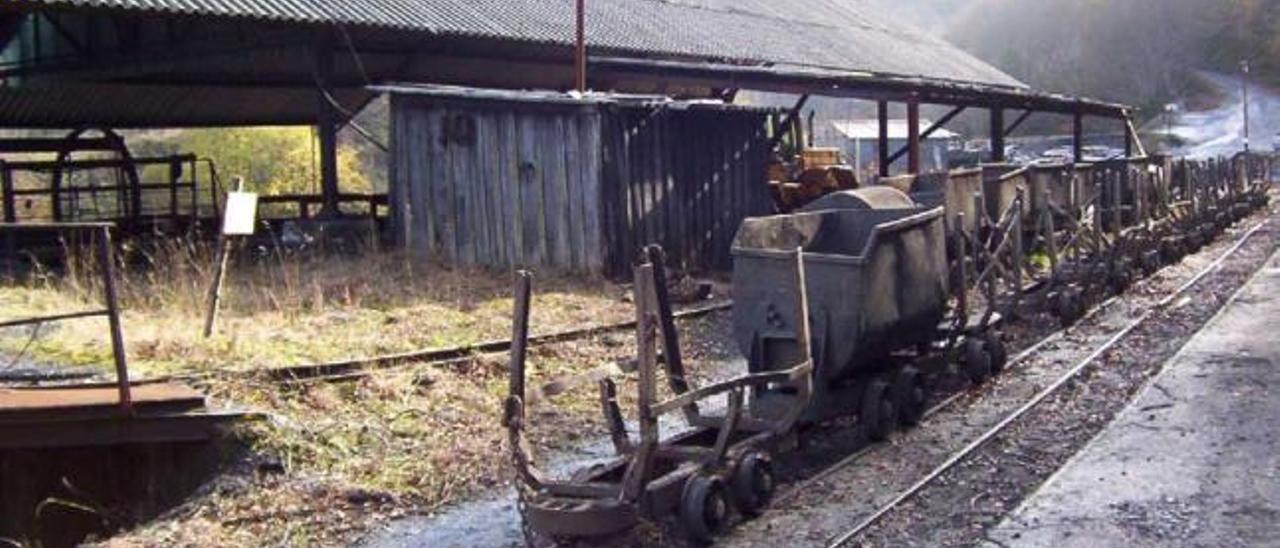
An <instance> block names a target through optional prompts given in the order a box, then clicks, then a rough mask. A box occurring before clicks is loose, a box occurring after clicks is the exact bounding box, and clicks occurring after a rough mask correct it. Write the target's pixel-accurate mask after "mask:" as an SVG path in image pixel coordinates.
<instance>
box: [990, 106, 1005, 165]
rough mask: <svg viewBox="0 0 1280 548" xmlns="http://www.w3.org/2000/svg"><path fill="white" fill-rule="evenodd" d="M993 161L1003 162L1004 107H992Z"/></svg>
mask: <svg viewBox="0 0 1280 548" xmlns="http://www.w3.org/2000/svg"><path fill="white" fill-rule="evenodd" d="M991 161H992V163H997V164H999V163H1003V162H1004V161H1005V157H1004V109H1002V108H998V107H993V108H992V109H991Z"/></svg>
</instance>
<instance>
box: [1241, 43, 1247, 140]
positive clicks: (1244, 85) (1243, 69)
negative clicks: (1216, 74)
mask: <svg viewBox="0 0 1280 548" xmlns="http://www.w3.org/2000/svg"><path fill="white" fill-rule="evenodd" d="M1240 70H1241V72H1243V73H1244V77H1243V78H1242V79H1241V87H1242V88H1243V92H1244V93H1243V94H1244V151H1245V152H1246V153H1247V152H1249V60H1248V59H1245V60H1243V61H1240Z"/></svg>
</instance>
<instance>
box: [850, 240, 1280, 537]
mask: <svg viewBox="0 0 1280 548" xmlns="http://www.w3.org/2000/svg"><path fill="white" fill-rule="evenodd" d="M1269 222H1270V221H1269V220H1267V221H1262V222H1260V223H1258V225H1257V226H1254V227H1253V228H1252V229H1250V230H1249V231H1248V232H1246V233H1245V234H1244V235H1243V236H1241V237H1240V239H1239V240H1238V241H1237V242H1236V243H1235V245H1233V246H1232V247H1231V248H1230V249H1228V250H1227V251H1225V252H1224V253H1223V254H1222V255H1221V256H1219V257H1218V258H1217V260H1215V261H1213V262H1212V263H1210V264H1209V265H1208V266H1206V267H1205V268H1204V269H1202V270H1201V271H1200V272H1199V273H1198V274H1196V276H1194V277H1192V279H1191V280H1189V281H1187V282H1186V283H1185V284H1183V285H1182V286H1181V287H1179V288H1178V289H1177V290H1175V291H1173V292H1172V293H1170V294H1169V295H1168V296H1166V297H1165V298H1164V299H1162V300H1161V301H1159V302H1158V303H1156V305H1155V306H1152V307H1151V308H1150V309H1148V310H1147V311H1146V312H1145V313H1143V314H1142V315H1141V316H1140V317H1138V318H1137V319H1135V320H1134V321H1132V322H1130V323H1129V324H1127V325H1126V326H1125V327H1124V328H1123V329H1121V330H1120V331H1119V332H1117V333H1116V334H1115V335H1113V336H1112V337H1111V338H1110V339H1108V340H1107V341H1106V342H1105V343H1103V344H1102V346H1099V347H1098V348H1096V349H1095V350H1094V351H1093V352H1092V353H1090V354H1089V355H1088V356H1087V357H1085V358H1084V359H1083V360H1080V362H1079V363H1077V364H1076V365H1075V366H1073V367H1072V368H1071V369H1070V370H1068V371H1067V372H1066V373H1064V374H1063V375H1062V376H1061V377H1059V378H1058V379H1057V381H1055V382H1054V383H1053V384H1051V385H1049V386H1047V387H1045V388H1044V389H1043V390H1041V391H1040V392H1038V393H1036V395H1035V396H1033V397H1032V398H1031V399H1030V400H1028V401H1027V402H1026V403H1024V404H1023V405H1022V406H1020V407H1019V408H1018V409H1017V410H1015V411H1014V412H1013V413H1011V414H1009V415H1008V416H1006V417H1005V418H1004V419H1003V420H1001V421H1000V422H999V423H997V424H996V425H995V426H993V427H991V428H990V429H988V430H987V431H986V432H984V433H983V434H982V435H981V436H979V437H978V438H977V439H975V440H973V441H972V442H970V443H969V444H968V445H966V446H965V447H964V448H963V449H961V450H960V451H957V452H956V453H953V454H952V455H951V457H949V458H948V459H947V460H946V461H944V462H943V463H942V464H940V465H938V466H937V467H935V468H934V469H933V470H931V471H930V472H929V473H928V474H926V475H925V476H924V477H923V478H921V479H919V480H918V481H916V482H915V483H914V484H912V485H911V486H910V487H908V488H907V489H906V490H905V491H903V492H901V493H899V494H898V496H896V497H894V499H893V500H891V501H890V502H888V503H886V504H885V505H883V506H881V507H880V508H879V509H878V510H877V511H876V512H875V513H873V514H872V515H870V516H868V517H867V518H865V519H863V520H862V521H861V522H859V523H858V524H857V525H855V526H854V527H853V528H852V529H850V530H848V531H847V532H845V533H844V534H842V535H840V536H839V537H837V538H836V539H835V540H833V541H832V542H830V543H829V544H828V547H830V548H835V547H839V546H843V545H845V544H847V543H848V542H849V541H850V540H853V539H854V538H855V537H857V536H858V535H859V534H861V533H862V532H864V531H866V530H867V529H868V528H870V527H871V526H872V525H875V524H876V523H877V522H879V521H880V520H881V519H883V518H884V517H885V516H886V515H888V514H889V513H891V512H893V511H894V510H895V509H897V507H898V506H900V505H901V504H902V503H903V502H906V501H907V500H909V499H911V498H912V497H914V496H915V495H916V494H918V493H919V492H920V491H922V490H923V489H924V488H925V487H927V486H928V485H929V484H931V483H933V482H934V481H935V480H937V479H938V478H939V477H940V476H942V474H945V473H946V472H947V471H949V470H951V469H952V468H954V467H955V465H957V464H959V463H960V462H961V461H963V460H964V459H965V458H967V457H968V456H969V455H970V454H972V453H973V452H974V451H976V450H978V449H979V448H981V447H982V446H983V445H986V443H987V442H989V441H991V439H992V438H994V437H995V436H996V435H998V434H1000V433H1001V432H1003V431H1004V430H1005V429H1006V428H1008V427H1009V426H1010V425H1012V424H1013V423H1014V422H1015V421H1017V420H1018V419H1020V418H1022V416H1023V415H1025V414H1027V413H1028V412H1029V411H1031V410H1032V409H1035V408H1036V407H1037V406H1039V405H1040V404H1041V403H1043V402H1044V401H1045V400H1047V399H1048V398H1049V397H1050V396H1052V395H1053V394H1054V393H1056V392H1057V391H1058V390H1059V389H1061V388H1062V387H1063V386H1065V385H1066V384H1067V383H1069V382H1071V381H1072V380H1074V379H1075V378H1076V377H1077V376H1078V375H1079V374H1080V373H1081V372H1083V371H1084V370H1085V369H1086V368H1088V367H1089V366H1090V365H1092V364H1093V362H1095V361H1097V359H1098V358H1099V357H1101V356H1102V355H1103V354H1104V353H1106V352H1107V351H1108V350H1110V349H1111V348H1112V347H1114V346H1115V345H1116V344H1118V343H1119V342H1120V341H1122V340H1124V339H1125V338H1126V337H1128V335H1129V334H1130V333H1132V332H1133V331H1134V330H1135V329H1137V328H1138V327H1139V326H1141V325H1142V324H1144V323H1146V321H1147V320H1149V319H1150V318H1151V317H1152V316H1154V315H1155V314H1156V313H1157V312H1160V311H1162V310H1164V309H1165V308H1166V307H1167V306H1168V305H1169V304H1170V303H1172V302H1173V300H1174V299H1176V298H1178V297H1179V296H1181V295H1182V294H1183V293H1185V292H1186V291H1187V290H1188V289H1190V288H1192V287H1194V286H1195V285H1196V284H1198V283H1199V282H1200V281H1202V280H1204V278H1205V277H1206V276H1208V275H1209V274H1210V273H1212V272H1215V271H1217V270H1218V269H1219V268H1220V267H1221V266H1222V264H1223V263H1225V262H1226V260H1227V259H1228V258H1230V257H1231V256H1233V255H1235V253H1236V252H1238V251H1239V250H1240V249H1241V248H1242V247H1244V244H1245V243H1247V242H1248V241H1249V239H1250V238H1252V237H1253V236H1254V235H1255V234H1257V233H1258V232H1259V231H1260V230H1262V228H1263V227H1265V226H1266V225H1267V224H1269ZM1059 333H1061V332H1059ZM1051 336H1052V335H1051ZM1042 342H1044V341H1042ZM1024 353H1025V352H1024ZM1020 355H1021V354H1020ZM959 395H960V394H957V395H956V396H953V397H958V396H959Z"/></svg>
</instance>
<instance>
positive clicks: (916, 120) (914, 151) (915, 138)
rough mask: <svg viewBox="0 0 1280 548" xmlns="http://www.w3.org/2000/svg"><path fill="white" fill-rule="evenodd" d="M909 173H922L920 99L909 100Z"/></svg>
mask: <svg viewBox="0 0 1280 548" xmlns="http://www.w3.org/2000/svg"><path fill="white" fill-rule="evenodd" d="M907 173H910V174H912V175H917V174H919V173H920V101H917V100H915V99H912V100H910V101H907Z"/></svg>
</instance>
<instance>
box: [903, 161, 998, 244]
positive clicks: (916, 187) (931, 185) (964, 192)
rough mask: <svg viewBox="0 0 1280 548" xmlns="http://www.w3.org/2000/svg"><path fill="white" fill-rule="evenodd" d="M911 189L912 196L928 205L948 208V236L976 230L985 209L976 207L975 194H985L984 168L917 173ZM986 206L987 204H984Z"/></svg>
mask: <svg viewBox="0 0 1280 548" xmlns="http://www.w3.org/2000/svg"><path fill="white" fill-rule="evenodd" d="M912 179H913V181H912V184H911V186H910V188H911V190H910V191H909V192H908V193H909V194H910V195H911V199H912V200H915V201H916V202H917V203H919V204H921V205H923V206H925V207H931V208H932V207H942V208H944V209H945V210H946V227H947V235H948V236H951V235H954V234H956V233H958V232H959V231H965V232H969V233H973V232H976V229H977V226H978V223H979V222H980V219H981V216H980V215H979V212H980V211H982V210H981V209H975V205H974V204H975V202H974V196H975V195H976V196H981V195H982V170H981V169H980V168H973V169H957V170H953V171H951V172H949V173H928V174H923V175H919V176H913V177H912ZM984 207H985V206H984Z"/></svg>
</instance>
